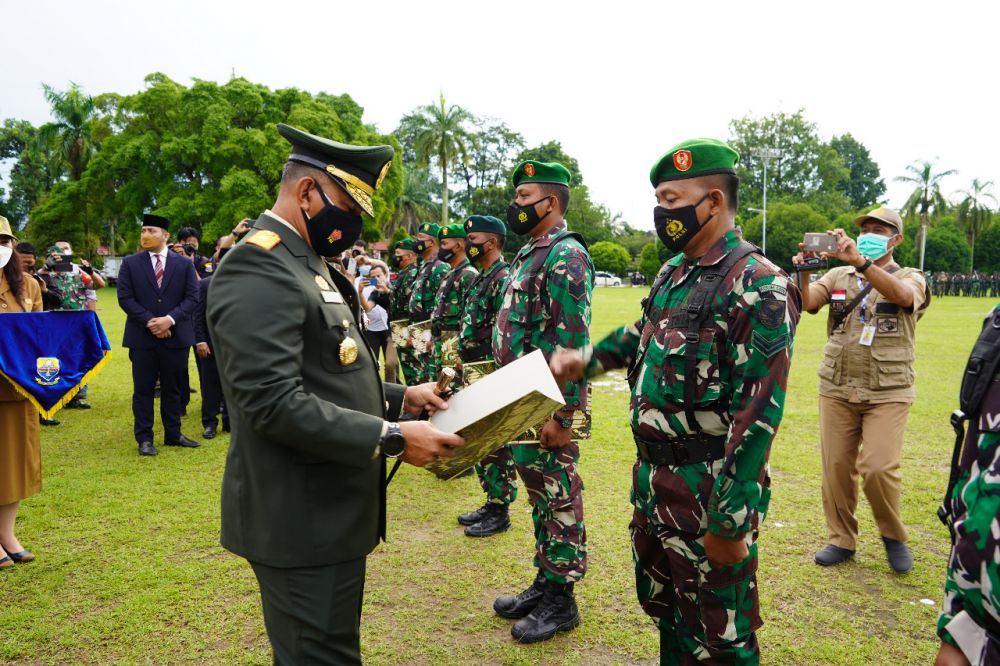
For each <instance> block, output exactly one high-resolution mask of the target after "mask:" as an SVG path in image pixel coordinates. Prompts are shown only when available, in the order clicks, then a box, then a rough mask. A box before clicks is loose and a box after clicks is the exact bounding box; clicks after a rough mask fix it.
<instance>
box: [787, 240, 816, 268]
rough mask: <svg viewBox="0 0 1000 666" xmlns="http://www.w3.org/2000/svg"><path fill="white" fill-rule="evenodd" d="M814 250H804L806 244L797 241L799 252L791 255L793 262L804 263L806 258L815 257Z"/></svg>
mask: <svg viewBox="0 0 1000 666" xmlns="http://www.w3.org/2000/svg"><path fill="white" fill-rule="evenodd" d="M815 256H816V253H815V252H806V244H805V243H799V253H798V254H796V255H795V256H794V257H792V263H793V264H799V265H801V264H804V263H805V261H806V259H807V258H810V257H815Z"/></svg>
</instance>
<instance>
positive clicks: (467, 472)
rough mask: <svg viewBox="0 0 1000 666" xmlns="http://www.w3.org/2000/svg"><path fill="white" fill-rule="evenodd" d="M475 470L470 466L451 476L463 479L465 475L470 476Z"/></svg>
mask: <svg viewBox="0 0 1000 666" xmlns="http://www.w3.org/2000/svg"><path fill="white" fill-rule="evenodd" d="M475 471H476V470H475V468H473V467H470V468H469V469H467V470H465V471H464V472H461V473H460V474H457V475H455V476H454V477H452V478H455V479H464V478H465V477H467V476H472V475H473V474H474V473H475Z"/></svg>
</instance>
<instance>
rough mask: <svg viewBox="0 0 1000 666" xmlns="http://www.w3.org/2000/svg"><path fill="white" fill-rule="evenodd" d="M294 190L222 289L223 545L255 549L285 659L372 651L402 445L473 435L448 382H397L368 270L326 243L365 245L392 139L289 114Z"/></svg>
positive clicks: (216, 316)
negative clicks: (372, 323)
mask: <svg viewBox="0 0 1000 666" xmlns="http://www.w3.org/2000/svg"><path fill="white" fill-rule="evenodd" d="M278 131H279V132H280V133H281V134H282V136H284V137H285V138H286V139H288V140H289V141H290V142H291V143H292V145H293V147H292V155H291V157H290V158H289V161H288V163H287V164H286V165H285V170H284V174H283V175H282V179H281V185H280V190H279V192H278V199H277V201H276V202H275V204H274V206H273V210H267V211H265V212H264V214H263V215H261V216H260V218H258V220H257V221H256V222H255V223H254V229H253V230H252V231H251V232H250V233H249V234H248V235H247V238H246V239H245V240H244V241H243V242H241V243H240V244H239V245H237V246H236V247H235V248H233V249H232V250H231V251H230V252H229V254H227V255H226V259H225V261H223V262H222V263H221V265H220V266H219V268H218V270H217V272H216V274H215V277H213V278H212V284H211V286H210V287H209V290H208V326H209V329H210V331H211V333H212V342H213V344H214V346H215V352H216V360H217V362H218V364H219V374H220V376H221V378H222V388H223V392H224V393H225V396H226V406H227V408H228V409H229V416H230V419H231V423H232V428H233V433H232V438H231V440H230V446H229V453H228V456H227V458H226V469H225V472H224V474H223V477H222V545H223V546H224V547H225V548H227V549H229V550H230V551H232V552H233V553H236V554H237V555H240V556H242V557H245V558H246V559H247V560H249V561H250V565H251V567H252V568H253V571H254V574H255V575H256V576H257V581H258V583H259V584H260V591H261V600H262V602H263V607H264V624H265V626H266V627H267V634H268V638H269V639H270V640H271V646H272V647H273V649H274V663H275V664H360V663H361V654H360V644H359V634H360V623H361V605H362V594H363V590H364V579H365V561H366V557H367V555H368V553H370V552H371V551H372V549H374V548H375V546H376V545H378V543H379V541H380V540H381V539H382V538H383V537H384V535H385V489H386V457H392V458H401V459H402V460H403V461H405V462H408V463H410V464H413V465H417V466H423V465H426V464H427V463H428V462H430V461H431V460H433V459H434V458H435V457H437V456H444V455H449V454H450V453H451V448H450V447H454V446H460V445H462V444H463V443H464V442H463V440H462V438H461V437H459V436H458V435H451V434H446V433H443V432H441V431H439V430H437V429H435V428H434V427H433V426H431V425H430V424H429V423H428V422H427V421H417V420H415V421H409V422H403V423H398V422H396V421H397V419H398V418H399V415H400V413H401V411H402V410H404V409H405V411H407V412H408V413H410V414H413V415H419V414H420V412H421V410H422V409H424V408H428V409H429V411H434V410H435V409H440V408H444V407H446V406H447V405H446V403H444V401H442V400H441V398H440V397H439V396H437V395H436V394H435V393H434V385H433V384H429V383H428V384H422V385H417V386H412V387H404V386H401V385H399V384H383V382H382V380H381V378H380V376H379V369H378V363H377V362H376V359H375V357H374V355H373V354H372V351H371V348H369V346H368V344H367V343H366V341H365V336H364V325H363V321H364V320H363V318H362V316H361V312H360V309H359V303H358V295H357V292H356V291H355V290H354V285H353V284H352V283H351V282H350V280H348V279H347V278H345V277H344V276H343V275H341V274H340V273H338V272H337V271H331V270H329V268H328V267H327V265H326V262H325V261H324V260H323V259H324V258H331V257H336V256H338V255H339V254H340V253H341V252H343V251H344V250H346V249H348V248H350V246H351V243H353V242H354V240H355V239H357V238H358V236H359V235H360V233H361V229H362V226H363V225H362V219H361V213H362V212H365V213H367V214H369V215H371V214H372V211H373V207H372V194H373V193H374V192H375V189H376V188H377V187H378V185H379V184H380V183H381V181H382V177H383V176H384V175H385V174H386V172H387V171H388V170H389V166H390V164H391V161H392V154H393V150H392V148H391V147H390V146H371V147H369V146H348V145H345V144H340V143H336V142H334V141H330V140H328V139H323V138H321V137H317V136H313V135H311V134H306V133H305V132H301V131H299V130H296V129H294V128H291V127H288V126H286V125H278Z"/></svg>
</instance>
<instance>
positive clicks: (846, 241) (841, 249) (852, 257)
mask: <svg viewBox="0 0 1000 666" xmlns="http://www.w3.org/2000/svg"><path fill="white" fill-rule="evenodd" d="M826 233H828V234H832V235H833V236H836V238H837V251H836V252H820V256H821V257H823V258H824V259H825V258H828V257H830V258H833V259H837V260H838V261H843V262H844V263H845V264H851V265H852V266H854V265H857V264H860V263H862V262H863V261H864V258H863V257H862V256H861V254H860V253H859V252H858V244H857V243H855V242H854V239H853V238H851V237H850V236H848V235H847V232H846V231H844V230H843V229H834V230H833V231H828V232H826Z"/></svg>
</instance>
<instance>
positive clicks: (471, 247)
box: [465, 238, 489, 264]
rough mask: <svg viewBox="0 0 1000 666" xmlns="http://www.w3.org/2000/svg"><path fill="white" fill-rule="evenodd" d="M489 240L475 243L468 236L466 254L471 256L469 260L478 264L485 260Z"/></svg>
mask: <svg viewBox="0 0 1000 666" xmlns="http://www.w3.org/2000/svg"><path fill="white" fill-rule="evenodd" d="M487 243H489V241H483V242H482V243H473V242H472V241H470V240H469V239H468V238H466V239H465V256H467V257H468V258H469V261H471V262H472V263H474V264H476V263H479V262H480V261H482V260H483V257H485V256H486V244H487Z"/></svg>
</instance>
